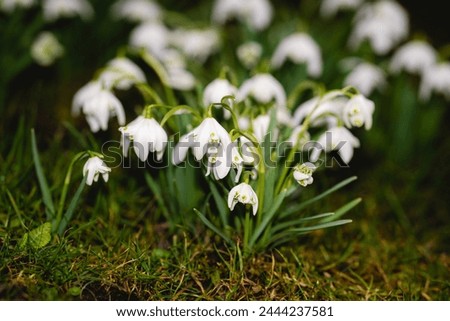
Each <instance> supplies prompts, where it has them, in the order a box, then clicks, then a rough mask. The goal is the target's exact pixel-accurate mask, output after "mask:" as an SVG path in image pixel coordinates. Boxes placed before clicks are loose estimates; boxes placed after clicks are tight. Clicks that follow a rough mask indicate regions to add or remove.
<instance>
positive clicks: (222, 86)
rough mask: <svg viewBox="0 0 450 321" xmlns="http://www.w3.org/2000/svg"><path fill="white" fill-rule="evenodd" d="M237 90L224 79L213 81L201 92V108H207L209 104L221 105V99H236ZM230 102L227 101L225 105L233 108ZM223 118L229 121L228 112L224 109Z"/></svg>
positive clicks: (229, 114) (229, 115)
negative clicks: (228, 97)
mask: <svg viewBox="0 0 450 321" xmlns="http://www.w3.org/2000/svg"><path fill="white" fill-rule="evenodd" d="M236 94H237V88H236V87H235V86H233V85H232V84H231V83H230V82H229V81H228V80H226V79H220V78H218V79H215V80H213V81H212V82H210V83H209V84H208V85H207V86H206V87H205V90H204V91H203V106H205V107H207V106H209V105H211V104H217V103H219V104H220V103H221V102H222V99H223V98H224V97H226V96H233V97H236ZM232 103H233V102H232V100H230V101H227V104H228V105H229V106H230V107H233V104H232ZM224 117H225V119H229V118H230V117H231V113H230V111H228V110H226V109H224Z"/></svg>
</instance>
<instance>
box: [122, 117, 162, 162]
mask: <svg viewBox="0 0 450 321" xmlns="http://www.w3.org/2000/svg"><path fill="white" fill-rule="evenodd" d="M119 130H120V132H121V133H122V142H121V143H122V148H123V154H124V156H125V157H126V156H127V155H128V148H129V146H130V143H131V142H132V143H133V149H134V152H135V153H136V155H137V156H138V157H139V159H140V160H141V161H143V162H145V161H146V160H147V158H148V155H149V152H152V153H154V152H156V159H157V160H161V159H162V156H163V154H164V149H165V147H166V144H167V141H168V138H167V134H166V132H165V130H164V129H163V128H162V127H161V125H160V124H159V123H158V122H157V121H156V120H155V119H154V118H151V117H150V118H147V117H145V116H139V117H137V118H136V119H135V120H133V121H132V122H131V123H129V124H128V125H126V126H125V127H120V128H119Z"/></svg>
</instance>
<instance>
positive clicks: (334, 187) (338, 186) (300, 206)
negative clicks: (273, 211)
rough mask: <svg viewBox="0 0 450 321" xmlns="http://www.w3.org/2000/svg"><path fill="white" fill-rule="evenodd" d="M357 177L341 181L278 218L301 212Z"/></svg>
mask: <svg viewBox="0 0 450 321" xmlns="http://www.w3.org/2000/svg"><path fill="white" fill-rule="evenodd" d="M356 179H357V177H356V176H352V177H350V178H347V179H346V180H343V181H342V182H340V183H338V184H336V185H334V186H333V187H332V188H330V189H328V190H326V191H325V192H323V193H322V194H319V195H317V196H315V197H313V198H310V199H309V200H306V201H304V202H302V203H300V204H298V205H295V206H292V207H291V208H289V209H287V210H286V211H284V212H283V213H282V214H281V215H280V217H281V218H282V217H286V216H289V215H291V214H294V213H296V212H298V211H300V210H302V209H303V208H305V207H307V206H308V205H311V204H312V203H314V202H317V201H319V200H321V199H322V198H324V197H326V196H328V195H330V194H332V193H334V192H336V191H337V190H339V189H341V188H343V187H344V186H346V185H348V184H350V183H351V182H353V181H354V180H356Z"/></svg>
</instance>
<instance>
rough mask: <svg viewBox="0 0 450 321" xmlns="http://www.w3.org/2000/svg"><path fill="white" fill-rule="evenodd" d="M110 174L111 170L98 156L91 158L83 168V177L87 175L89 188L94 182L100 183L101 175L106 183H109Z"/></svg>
mask: <svg viewBox="0 0 450 321" xmlns="http://www.w3.org/2000/svg"><path fill="white" fill-rule="evenodd" d="M109 172H111V168H109V167H108V166H106V164H105V162H104V161H102V160H101V159H100V158H99V157H97V156H95V157H91V158H89V159H88V160H87V161H86V163H85V164H84V167H83V177H84V176H86V175H87V179H86V184H87V185H89V186H91V185H92V182H97V181H98V177H99V176H100V174H101V175H102V177H103V180H104V181H105V183H106V182H108V178H109Z"/></svg>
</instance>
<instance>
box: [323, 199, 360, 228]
mask: <svg viewBox="0 0 450 321" xmlns="http://www.w3.org/2000/svg"><path fill="white" fill-rule="evenodd" d="M359 203H361V198H356V199H354V200H353V201H350V202H348V203H347V204H345V205H344V206H342V207H341V208H339V209H338V210H337V211H336V212H335V213H334V215H333V216H329V217H326V218H324V219H323V220H321V221H320V222H321V223H326V222H331V221H335V220H337V219H338V218H340V217H341V216H343V215H344V214H345V213H347V212H348V211H350V210H351V209H352V208H354V207H355V206H356V205H358V204H359Z"/></svg>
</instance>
